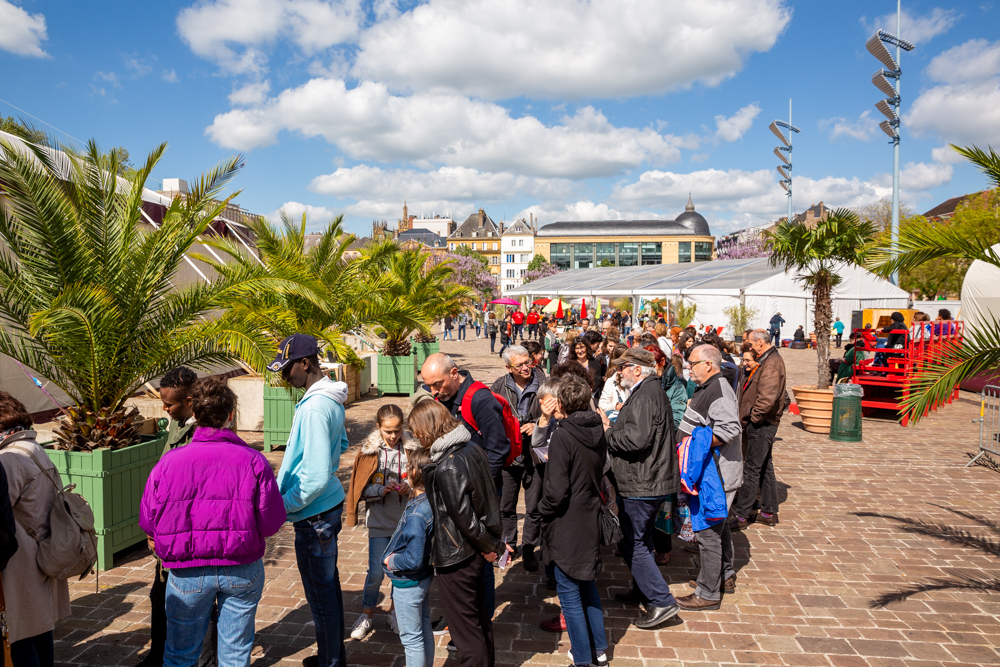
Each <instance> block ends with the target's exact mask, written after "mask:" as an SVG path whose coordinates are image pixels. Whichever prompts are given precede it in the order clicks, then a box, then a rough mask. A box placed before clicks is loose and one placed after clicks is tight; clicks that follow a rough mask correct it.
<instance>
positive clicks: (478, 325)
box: [476, 322, 483, 338]
mask: <svg viewBox="0 0 1000 667" xmlns="http://www.w3.org/2000/svg"><path fill="white" fill-rule="evenodd" d="M482 330H483V325H482V324H480V323H479V322H476V338H479V332H481V331H482Z"/></svg>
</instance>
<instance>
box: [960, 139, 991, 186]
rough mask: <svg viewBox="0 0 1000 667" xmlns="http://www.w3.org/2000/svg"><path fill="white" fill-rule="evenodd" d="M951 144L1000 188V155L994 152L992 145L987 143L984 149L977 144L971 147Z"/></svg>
mask: <svg viewBox="0 0 1000 667" xmlns="http://www.w3.org/2000/svg"><path fill="white" fill-rule="evenodd" d="M949 145H950V146H951V147H952V149H954V150H955V152H957V153H958V154H959V155H961V156H962V157H964V158H965V159H967V160H968V161H969V162H971V163H972V164H973V165H975V167H976V168H977V169H979V171H981V172H983V173H984V174H986V177H987V178H988V179H990V181H991V182H992V183H993V187H995V188H1000V155H997V154H996V152H994V150H993V147H992V146H989V145H987V146H986V150H985V151H984V150H983V149H981V148H979V147H978V146H975V145H973V146H971V147H962V146H956V145H955V144H949ZM987 151H988V152H987Z"/></svg>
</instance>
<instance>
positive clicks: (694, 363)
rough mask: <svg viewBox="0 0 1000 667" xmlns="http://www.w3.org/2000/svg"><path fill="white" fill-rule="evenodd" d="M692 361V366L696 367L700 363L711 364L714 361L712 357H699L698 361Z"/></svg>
mask: <svg viewBox="0 0 1000 667" xmlns="http://www.w3.org/2000/svg"><path fill="white" fill-rule="evenodd" d="M690 363H691V368H694V367H695V366H697V365H698V364H710V363H712V360H711V359H699V360H698V361H692V362H690Z"/></svg>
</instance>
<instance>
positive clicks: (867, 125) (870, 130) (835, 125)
mask: <svg viewBox="0 0 1000 667" xmlns="http://www.w3.org/2000/svg"><path fill="white" fill-rule="evenodd" d="M819 129H820V130H822V131H824V132H829V133H830V141H834V140H836V139H839V138H841V137H850V138H851V139H858V140H859V141H868V140H869V139H871V138H872V136H873V135H875V134H876V133H878V132H879V131H880V130H879V127H878V121H877V120H875V119H874V118H872V117H871V111H870V110H866V111H863V112H861V115H860V116H858V118H857V120H848V119H847V118H845V117H843V116H837V117H834V118H827V119H825V120H821V121H819Z"/></svg>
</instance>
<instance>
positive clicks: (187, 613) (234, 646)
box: [163, 559, 264, 667]
mask: <svg viewBox="0 0 1000 667" xmlns="http://www.w3.org/2000/svg"><path fill="white" fill-rule="evenodd" d="M263 591H264V562H263V561H262V560H259V559H258V560H255V561H254V562H252V563H248V564H246V565H206V566H203V567H185V568H180V569H173V570H171V571H170V578H169V579H168V580H167V599H166V608H167V646H166V650H165V651H164V653H163V664H164V667H189V666H190V665H194V664H196V663H197V662H198V658H199V656H201V645H202V641H203V640H204V639H205V633H206V632H207V631H208V624H209V618H210V617H211V615H212V606H213V605H214V604H215V603H216V602H218V604H219V626H218V628H219V646H218V660H219V667H246V665H249V664H250V650H251V649H252V648H253V635H254V618H255V617H256V615H257V603H258V602H260V596H261V593H262V592H263Z"/></svg>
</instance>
